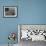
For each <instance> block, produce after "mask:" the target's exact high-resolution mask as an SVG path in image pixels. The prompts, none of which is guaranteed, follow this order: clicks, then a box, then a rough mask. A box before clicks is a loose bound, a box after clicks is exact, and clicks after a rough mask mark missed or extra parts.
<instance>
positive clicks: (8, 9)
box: [3, 6, 17, 17]
mask: <svg viewBox="0 0 46 46" xmlns="http://www.w3.org/2000/svg"><path fill="white" fill-rule="evenodd" d="M3 9H4V11H3V13H4V17H16V16H17V7H16V6H4V7H3Z"/></svg>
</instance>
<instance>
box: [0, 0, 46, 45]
mask: <svg viewBox="0 0 46 46" xmlns="http://www.w3.org/2000/svg"><path fill="white" fill-rule="evenodd" d="M3 6H17V7H18V16H17V17H16V18H3ZM18 24H46V0H0V44H7V43H8V39H7V37H8V34H9V32H16V34H17V32H18V29H17V25H18ZM17 42H18V41H17V39H16V43H17Z"/></svg>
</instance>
